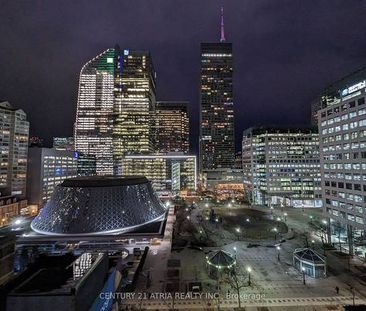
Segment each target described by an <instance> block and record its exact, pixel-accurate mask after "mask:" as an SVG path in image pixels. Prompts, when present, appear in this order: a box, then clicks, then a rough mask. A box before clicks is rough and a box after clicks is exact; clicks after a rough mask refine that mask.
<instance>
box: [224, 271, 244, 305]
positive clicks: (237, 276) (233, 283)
mask: <svg viewBox="0 0 366 311" xmlns="http://www.w3.org/2000/svg"><path fill="white" fill-rule="evenodd" d="M247 279H248V273H246V272H245V271H243V270H242V269H240V267H239V266H236V267H235V268H234V269H233V270H231V271H230V272H229V273H228V275H227V278H226V279H225V281H226V282H227V283H228V284H229V285H230V287H231V288H232V289H233V290H234V291H235V292H236V294H237V296H238V306H239V309H241V297H240V291H241V290H242V289H243V288H245V287H248V286H249V285H248V284H249V283H248V281H247Z"/></svg>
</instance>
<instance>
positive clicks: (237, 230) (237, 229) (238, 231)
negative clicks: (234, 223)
mask: <svg viewBox="0 0 366 311" xmlns="http://www.w3.org/2000/svg"><path fill="white" fill-rule="evenodd" d="M235 231H236V233H237V234H238V241H239V240H240V228H236V229H235Z"/></svg>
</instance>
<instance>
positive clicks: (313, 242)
mask: <svg viewBox="0 0 366 311" xmlns="http://www.w3.org/2000/svg"><path fill="white" fill-rule="evenodd" d="M311 246H312V247H313V248H314V246H315V240H311Z"/></svg>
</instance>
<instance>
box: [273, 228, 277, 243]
mask: <svg viewBox="0 0 366 311" xmlns="http://www.w3.org/2000/svg"><path fill="white" fill-rule="evenodd" d="M273 231H274V233H275V236H274V239H275V241H276V240H277V231H278V229H277V228H273Z"/></svg>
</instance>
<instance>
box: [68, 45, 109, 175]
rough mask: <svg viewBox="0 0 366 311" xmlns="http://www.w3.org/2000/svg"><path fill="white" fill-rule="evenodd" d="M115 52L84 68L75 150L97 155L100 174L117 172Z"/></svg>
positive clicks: (105, 54) (75, 127) (91, 62)
mask: <svg viewBox="0 0 366 311" xmlns="http://www.w3.org/2000/svg"><path fill="white" fill-rule="evenodd" d="M115 54H116V53H115V49H107V50H105V51H104V52H102V53H101V54H99V55H97V56H96V57H95V58H93V59H92V60H90V61H88V62H87V63H86V64H85V65H84V66H83V67H82V69H81V72H80V78H79V94H78V102H77V110H76V121H75V126H74V138H75V150H77V151H79V152H82V153H84V154H91V155H95V157H96V160H97V173H98V174H100V175H105V174H112V173H113V149H112V124H111V116H112V114H113V107H114V75H115Z"/></svg>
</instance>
